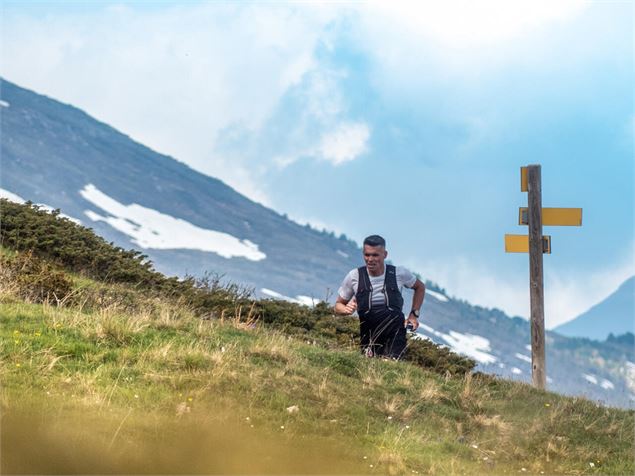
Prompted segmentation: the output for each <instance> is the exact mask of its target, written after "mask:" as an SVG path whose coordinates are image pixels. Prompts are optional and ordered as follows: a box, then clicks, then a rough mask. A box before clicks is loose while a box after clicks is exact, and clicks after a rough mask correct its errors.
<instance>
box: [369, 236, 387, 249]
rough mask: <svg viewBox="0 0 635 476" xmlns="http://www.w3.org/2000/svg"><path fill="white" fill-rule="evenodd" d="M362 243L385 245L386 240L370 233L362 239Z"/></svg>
mask: <svg viewBox="0 0 635 476" xmlns="http://www.w3.org/2000/svg"><path fill="white" fill-rule="evenodd" d="M364 245H368V246H383V247H384V248H385V247H386V240H384V239H383V238H382V237H381V236H379V235H370V236H367V237H366V238H365V239H364Z"/></svg>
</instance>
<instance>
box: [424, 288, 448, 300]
mask: <svg viewBox="0 0 635 476" xmlns="http://www.w3.org/2000/svg"><path fill="white" fill-rule="evenodd" d="M426 295H430V296H432V297H433V298H435V299H436V300H437V301H441V302H448V301H449V300H450V299H449V298H448V297H447V296H446V295H445V294H441V293H438V292H436V291H432V290H430V289H426Z"/></svg>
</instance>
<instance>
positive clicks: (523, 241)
mask: <svg viewBox="0 0 635 476" xmlns="http://www.w3.org/2000/svg"><path fill="white" fill-rule="evenodd" d="M542 252H543V253H545V254H551V236H549V235H544V236H543V237H542ZM505 253H529V237H528V236H527V235H505Z"/></svg>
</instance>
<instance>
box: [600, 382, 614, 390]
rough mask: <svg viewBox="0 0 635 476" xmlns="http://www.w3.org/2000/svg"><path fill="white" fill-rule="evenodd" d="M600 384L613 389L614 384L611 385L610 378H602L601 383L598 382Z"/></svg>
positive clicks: (607, 388)
mask: <svg viewBox="0 0 635 476" xmlns="http://www.w3.org/2000/svg"><path fill="white" fill-rule="evenodd" d="M600 386H601V387H602V388H604V389H606V390H613V389H615V385H613V382H611V381H610V380H606V379H602V383H601V384H600Z"/></svg>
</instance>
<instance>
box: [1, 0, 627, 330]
mask: <svg viewBox="0 0 635 476" xmlns="http://www.w3.org/2000/svg"><path fill="white" fill-rule="evenodd" d="M1 5H2V33H1V35H2V55H1V58H0V74H1V75H2V76H3V77H4V78H6V79H8V80H10V81H13V82H15V83H17V84H18V85H20V86H22V87H26V88H29V89H32V90H34V91H36V92H38V93H42V94H46V95H48V96H50V97H53V98H55V99H57V100H60V101H62V102H66V103H70V104H72V105H74V106H76V107H79V108H81V109H83V110H85V111H86V112H87V113H89V114H91V115H92V116H94V117H96V118H97V119H99V120H101V121H104V122H106V123H108V124H110V125H112V126H114V127H115V128H117V129H119V130H120V131H122V132H124V133H126V134H128V135H130V136H131V137H132V138H133V139H135V140H137V141H139V142H141V143H143V144H145V145H147V146H149V147H151V148H153V149H154V150H157V151H159V152H162V153H165V154H169V155H171V156H173V157H174V158H176V159H177V160H179V161H181V162H184V163H186V164H188V165H189V166H191V167H192V168H194V169H196V170H198V171H200V172H202V173H205V174H208V175H211V176H214V177H217V178H220V179H221V180H223V181H224V182H226V183H227V184H229V185H230V186H232V187H234V188H235V189H236V190H238V191H239V192H241V193H243V194H245V195H246V196H248V197H249V198H251V199H253V200H255V201H258V202H260V203H263V204H265V205H266V206H269V207H271V208H273V209H275V210H276V211H278V212H280V213H286V214H287V215H288V216H289V217H290V218H291V219H293V220H295V221H297V222H299V223H302V224H304V223H307V222H308V223H311V224H312V225H313V226H314V227H316V228H318V229H327V230H330V231H335V232H336V233H337V234H340V233H344V234H346V236H348V237H350V238H352V239H354V240H356V241H357V242H358V243H361V241H362V240H363V238H364V237H365V236H367V235H370V234H376V233H377V234H381V235H383V236H384V237H385V238H386V240H387V249H388V252H389V258H390V259H391V260H392V261H393V262H394V263H396V264H400V265H404V266H407V267H409V268H410V269H411V270H413V271H416V272H417V273H419V274H420V275H421V276H422V277H423V278H424V279H429V280H431V281H433V282H435V283H437V284H438V285H440V286H442V287H443V288H445V290H446V292H447V294H448V295H450V296H454V297H457V298H461V299H465V300H468V301H470V302H471V303H473V304H478V305H481V306H485V307H495V308H499V309H502V310H503V311H505V312H506V313H508V314H509V315H512V316H514V315H518V316H521V317H527V316H528V315H529V270H528V264H529V263H528V262H529V258H528V256H527V255H525V254H506V253H505V252H504V235H505V234H506V233H510V234H524V233H526V231H527V230H526V227H525V228H523V227H521V226H518V225H517V215H518V207H521V206H526V205H527V194H526V193H523V192H521V191H520V167H521V166H525V165H529V164H540V165H541V167H542V191H543V195H542V202H543V206H545V207H580V208H582V209H583V226H582V227H549V228H545V234H549V235H551V237H552V254H551V255H545V257H544V275H545V320H546V325H547V328H553V327H554V326H556V325H558V324H560V323H563V322H565V321H567V320H569V319H572V318H574V317H576V316H577V315H579V314H580V313H582V312H584V311H586V310H587V309H588V308H589V307H591V306H592V305H594V304H596V303H597V302H599V301H600V300H602V299H604V298H605V297H606V296H608V295H609V294H610V293H612V292H613V291H615V290H616V289H617V288H618V287H619V285H620V284H622V282H623V281H625V280H626V279H627V278H628V277H629V276H632V275H633V274H635V251H634V250H635V238H634V219H635V209H634V202H635V193H634V185H633V184H634V183H635V167H634V157H633V143H634V139H635V114H634V98H633V84H634V82H633V79H634V77H633V76H634V59H633V58H634V55H633V44H634V27H633V25H634V22H633V14H634V10H633V8H634V7H633V3H632V2H631V1H612V2H604V1H596V2H592V1H586V2H579V1H569V0H561V1H555V2H554V1H550V2H547V1H537V0H536V1H532V2H522V1H519V2H508V1H494V0H492V1H483V2H469V1H446V2H435V1H430V2H374V1H368V2H347V3H345V2H329V3H326V2H325V3H310V2H296V3H285V2H258V3H249V2H228V1H226V2H204V1H189V2H168V1H153V2H140V1H138V2H106V1H95V2H79V1H78V2H56V1H49V2H24V1H21V2H14V1H10V0H4V1H3V2H2V3H1ZM360 262H361V256H360ZM336 284H337V283H335V284H334V285H336Z"/></svg>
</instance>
